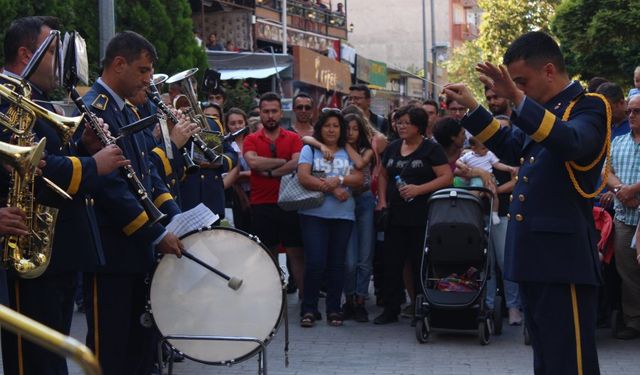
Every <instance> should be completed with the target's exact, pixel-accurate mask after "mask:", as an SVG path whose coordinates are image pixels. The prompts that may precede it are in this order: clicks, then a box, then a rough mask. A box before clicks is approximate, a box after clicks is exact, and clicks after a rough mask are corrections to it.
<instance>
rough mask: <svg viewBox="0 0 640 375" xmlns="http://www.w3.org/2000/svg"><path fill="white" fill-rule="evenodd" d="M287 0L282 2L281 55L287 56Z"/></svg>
mask: <svg viewBox="0 0 640 375" xmlns="http://www.w3.org/2000/svg"><path fill="white" fill-rule="evenodd" d="M287 48H288V46H287V0H282V53H283V54H285V55H286V54H287Z"/></svg>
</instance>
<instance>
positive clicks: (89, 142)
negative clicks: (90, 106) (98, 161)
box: [80, 117, 111, 155]
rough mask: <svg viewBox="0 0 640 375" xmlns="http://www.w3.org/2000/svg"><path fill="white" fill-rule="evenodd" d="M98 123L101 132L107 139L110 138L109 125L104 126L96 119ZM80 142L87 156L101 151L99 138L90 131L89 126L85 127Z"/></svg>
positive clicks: (101, 121) (103, 123) (99, 119)
mask: <svg viewBox="0 0 640 375" xmlns="http://www.w3.org/2000/svg"><path fill="white" fill-rule="evenodd" d="M98 123H99V124H100V126H101V127H102V130H103V131H104V133H105V134H106V135H107V138H110V137H111V133H110V132H109V125H108V124H106V123H105V122H104V121H103V120H102V119H101V118H99V117H98ZM80 141H81V142H82V144H83V145H84V148H85V149H86V150H87V152H88V153H89V155H93V154H95V153H96V152H98V151H100V149H102V143H101V142H100V138H98V136H97V135H96V133H95V132H94V131H93V129H91V127H90V126H89V125H85V127H84V131H83V132H82V136H81V137H80Z"/></svg>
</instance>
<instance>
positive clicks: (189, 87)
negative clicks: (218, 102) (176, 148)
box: [166, 68, 222, 164]
mask: <svg viewBox="0 0 640 375" xmlns="http://www.w3.org/2000/svg"><path fill="white" fill-rule="evenodd" d="M197 71H198V68H192V69H189V70H185V71H183V72H180V73H177V74H174V75H173V76H171V77H169V79H167V81H166V82H167V83H169V84H171V83H175V82H180V84H181V86H182V90H183V91H184V92H185V95H184V96H185V98H186V99H187V100H188V102H189V106H190V107H191V111H190V113H189V117H191V120H192V121H193V122H195V123H196V124H198V125H199V126H200V128H201V129H202V130H206V129H209V123H208V122H207V118H206V116H205V115H204V113H202V109H201V108H200V103H198V95H197V93H196V90H195V88H194V87H193V83H192V82H191V76H193V75H194V74H195V73H196V72H197ZM191 140H192V141H193V143H194V144H195V145H196V147H198V148H199V149H200V151H202V153H203V154H204V156H205V158H207V160H209V162H210V163H212V164H220V161H221V159H222V155H220V154H218V153H216V152H215V151H214V149H212V148H210V147H209V146H207V144H206V142H205V141H204V140H202V138H201V137H200V135H199V134H194V135H192V136H191Z"/></svg>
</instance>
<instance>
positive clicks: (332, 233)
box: [300, 214, 353, 314]
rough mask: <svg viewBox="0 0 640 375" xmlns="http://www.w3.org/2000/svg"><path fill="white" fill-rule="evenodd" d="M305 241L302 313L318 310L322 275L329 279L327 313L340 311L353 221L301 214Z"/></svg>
mask: <svg viewBox="0 0 640 375" xmlns="http://www.w3.org/2000/svg"><path fill="white" fill-rule="evenodd" d="M300 227H301V228H302V240H303V242H304V297H303V299H302V314H306V313H315V312H317V311H318V298H319V295H320V284H321V283H322V278H323V277H326V280H327V283H326V288H327V299H326V304H327V313H338V312H340V298H341V297H342V285H343V283H344V257H345V253H346V250H347V244H348V243H349V236H351V231H352V229H353V221H351V220H344V219H324V218H321V217H316V216H309V215H304V214H301V215H300Z"/></svg>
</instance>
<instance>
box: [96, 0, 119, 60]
mask: <svg viewBox="0 0 640 375" xmlns="http://www.w3.org/2000/svg"><path fill="white" fill-rule="evenodd" d="M115 13H116V12H115V8H114V2H113V0H101V1H98V19H99V20H100V21H99V22H100V23H99V27H100V61H102V60H103V59H104V54H105V51H106V50H107V44H109V41H110V40H111V38H113V36H114V35H116V17H115Z"/></svg>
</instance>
